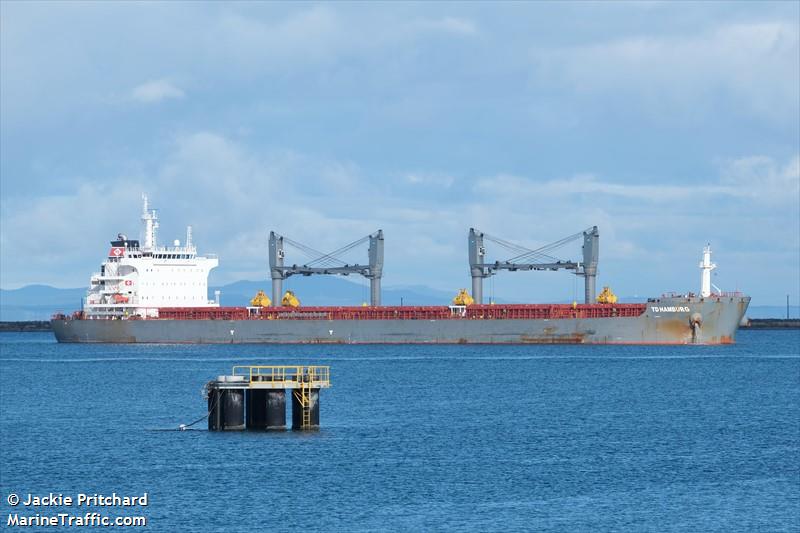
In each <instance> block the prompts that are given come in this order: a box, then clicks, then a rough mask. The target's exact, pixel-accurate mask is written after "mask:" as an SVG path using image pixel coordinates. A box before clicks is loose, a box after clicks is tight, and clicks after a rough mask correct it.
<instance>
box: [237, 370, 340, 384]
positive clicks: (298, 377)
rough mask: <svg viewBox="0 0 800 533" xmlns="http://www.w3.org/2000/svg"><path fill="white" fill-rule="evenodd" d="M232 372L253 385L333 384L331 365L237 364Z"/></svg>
mask: <svg viewBox="0 0 800 533" xmlns="http://www.w3.org/2000/svg"><path fill="white" fill-rule="evenodd" d="M232 374H233V375H234V376H245V377H246V378H247V379H248V381H249V383H250V386H251V387H258V386H259V385H261V386H269V387H270V388H285V389H294V388H300V387H304V388H310V389H321V388H328V387H330V386H331V367H329V366H316V365H314V366H293V365H292V366H272V365H269V366H262V365H237V366H234V367H233V372H232Z"/></svg>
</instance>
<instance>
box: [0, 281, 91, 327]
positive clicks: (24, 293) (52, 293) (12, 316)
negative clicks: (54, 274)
mask: <svg viewBox="0 0 800 533" xmlns="http://www.w3.org/2000/svg"><path fill="white" fill-rule="evenodd" d="M85 295H86V289H83V288H81V289H56V288H55V287H50V286H48V285H27V286H25V287H22V288H20V289H12V290H3V289H0V321H3V322H7V321H17V320H47V319H49V318H50V316H51V315H52V314H53V313H55V312H56V311H63V312H71V311H74V310H75V309H80V307H81V302H82V299H83V297H84V296H85Z"/></svg>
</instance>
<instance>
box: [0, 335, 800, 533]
mask: <svg viewBox="0 0 800 533" xmlns="http://www.w3.org/2000/svg"><path fill="white" fill-rule="evenodd" d="M0 350H1V351H2V354H0V373H1V375H0V436H1V438H2V442H0V492H1V493H2V501H0V508H2V511H3V514H2V523H3V526H4V527H5V526H7V521H8V520H9V516H10V515H11V514H14V513H16V514H17V515H19V516H23V515H25V516H32V515H35V514H37V513H38V514H39V515H43V516H44V515H56V514H58V513H68V514H72V515H78V514H79V515H85V514H86V513H87V512H98V513H100V514H102V515H104V516H110V517H112V518H113V517H116V516H129V515H141V516H144V517H146V519H147V527H146V528H143V530H148V531H293V530H303V531H384V530H397V531H600V530H604V531H608V530H614V531H756V530H762V531H798V529H800V451H799V450H800V355H799V354H798V352H799V351H800V332H798V331H797V330H793V331H792V330H784V331H742V332H740V333H739V336H738V343H737V344H736V345H733V346H672V347H661V346H535V345H530V346H463V345H462V346H436V345H433V346H420V345H417V346H378V345H363V346H324V345H316V346H311V345H305V346H268V345H262V346H259V345H216V346H214V345H212V346H203V345H200V346H193V345H86V344H83V345H79V344H73V345H70V344H57V343H55V341H54V340H53V337H52V335H50V334H46V333H41V334H39V333H22V334H15V333H4V334H0ZM242 364H245V365H256V364H264V365H281V364H319V365H329V366H330V367H331V378H332V388H330V389H325V390H323V391H322V392H321V395H320V405H321V409H320V419H321V425H322V427H321V429H320V430H319V431H310V432H297V431H285V432H270V433H252V432H236V433H213V432H208V431H205V427H206V423H205V421H204V420H201V421H200V422H199V423H198V424H196V425H195V426H193V428H196V429H197V430H190V431H176V429H177V428H178V427H179V425H180V424H184V423H189V422H191V421H194V420H197V419H198V418H201V417H202V416H203V415H204V414H206V411H207V404H206V400H204V398H203V396H202V388H203V385H204V384H205V383H206V382H207V381H208V380H210V379H213V378H215V377H216V376H217V375H220V374H227V373H230V371H231V367H232V366H233V365H242ZM287 407H288V406H287ZM289 414H290V413H289ZM12 493H13V494H16V495H18V496H20V497H21V498H22V499H23V500H24V499H26V498H27V497H28V496H27V495H28V494H32V495H34V496H36V495H44V496H47V495H49V494H50V493H54V494H55V495H58V494H61V495H63V496H65V497H66V496H71V497H76V496H77V495H79V494H85V495H94V494H99V495H111V494H113V493H115V494H117V495H120V496H141V495H143V494H145V493H146V494H147V505H146V506H133V507H122V506H106V507H103V506H88V507H87V506H84V507H80V508H78V507H75V506H72V507H69V506H64V505H61V506H55V507H32V506H25V505H24V504H23V503H20V504H17V505H16V506H11V505H10V504H9V503H8V497H9V495H10V494H12ZM34 529H38V530H43V529H49V530H53V529H57V528H44V527H39V528H34ZM83 529H86V528H83Z"/></svg>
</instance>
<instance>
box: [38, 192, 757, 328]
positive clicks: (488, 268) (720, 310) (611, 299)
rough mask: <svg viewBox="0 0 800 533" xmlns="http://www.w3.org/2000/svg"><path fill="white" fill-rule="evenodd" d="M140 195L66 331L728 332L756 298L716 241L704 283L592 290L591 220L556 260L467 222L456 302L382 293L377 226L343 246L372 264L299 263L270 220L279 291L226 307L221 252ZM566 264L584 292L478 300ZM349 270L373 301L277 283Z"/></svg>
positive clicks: (58, 318) (57, 321)
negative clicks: (325, 298) (568, 257)
mask: <svg viewBox="0 0 800 533" xmlns="http://www.w3.org/2000/svg"><path fill="white" fill-rule="evenodd" d="M143 204H144V205H143V209H142V217H141V218H142V223H143V226H144V228H143V229H144V239H143V243H141V244H140V241H139V240H134V239H129V238H128V237H127V236H126V235H124V234H119V235H118V236H117V238H116V239H115V240H113V241H111V248H110V250H109V252H108V258H107V259H106V260H105V261H104V262H103V263H102V265H101V267H100V271H99V272H96V273H94V274H93V275H92V276H91V280H90V286H89V289H88V292H87V295H86V298H85V300H84V303H83V309H81V310H80V311H76V312H75V313H73V314H72V315H70V316H66V315H64V314H57V315H55V316H54V317H53V319H52V321H51V324H52V328H53V332H54V333H55V336H56V339H57V340H58V341H59V342H87V343H88V342H100V343H275V344H280V343H338V344H356V343H379V344H390V343H396V344H403V343H453V344H455V343H463V344H471V343H475V344H501V343H506V344H529V343H530V344H536V343H539V344H554V343H566V344H584V343H585V344H730V343H733V342H734V339H735V334H736V330H737V328H738V326H739V323H740V321H741V320H742V317H743V316H744V314H745V312H746V310H747V306H748V304H749V302H750V297H748V296H745V295H743V294H741V293H738V292H735V293H723V292H721V291H719V289H717V288H716V287H714V289H715V291H713V292H712V287H713V286H712V283H711V271H712V270H713V269H714V268H716V265H714V264H713V263H712V262H711V249H710V247H709V246H707V247H706V248H705V249H704V250H703V256H702V262H701V263H700V269H701V289H700V293H699V294H692V293H689V294H684V295H680V294H669V295H664V296H662V297H660V298H650V299H648V301H647V302H646V303H627V304H625V303H617V300H616V297H615V296H613V293H611V292H610V291H609V290H608V288H605V289H604V290H603V291H602V293H601V294H600V295H599V296H595V277H596V274H597V262H598V256H599V232H598V230H597V227H593V228H589V229H587V230H585V231H583V232H580V233H578V234H576V235H574V236H572V237H571V238H580V237H582V238H583V250H582V251H583V260H582V261H580V262H577V261H576V262H573V261H560V260H556V259H555V258H552V257H551V256H549V255H547V254H546V250H545V248H540V249H538V250H527V249H524V248H521V247H518V246H517V247H516V249H517V251H520V252H521V253H519V254H517V255H516V256H515V257H514V258H512V259H511V260H508V261H503V262H500V261H497V262H493V263H492V262H489V263H487V262H485V253H486V252H485V248H484V238H489V236H488V235H485V234H484V233H482V232H480V231H478V230H475V229H470V232H469V239H468V248H469V264H470V273H471V276H472V296H469V294H468V293H467V292H466V291H462V292H461V293H460V294H459V295H458V296H457V298H455V299H454V301H453V304H452V305H442V306H382V305H381V304H380V295H381V288H380V282H381V277H382V273H383V232H382V231H380V230H379V231H377V232H376V233H374V234H372V235H369V236H368V237H365V238H364V239H361V240H360V241H357V242H356V243H351V244H350V245H348V246H347V247H345V248H343V249H342V250H345V249H352V248H353V247H354V246H355V245H357V244H360V243H363V242H367V241H368V242H369V263H368V264H366V265H358V264H356V265H350V264H346V263H343V262H342V263H339V262H337V260H336V258H335V256H336V254H337V252H338V251H337V252H333V253H331V254H322V255H321V256H320V257H319V258H318V259H317V260H316V261H311V262H309V263H307V264H304V265H302V266H298V265H291V266H287V265H284V257H285V254H284V244H285V242H288V243H293V241H289V240H288V239H286V238H284V237H282V236H280V235H277V234H276V233H274V232H272V233H270V239H269V266H270V277H271V280H272V299H271V300H270V299H269V298H268V297H267V296H266V295H265V294H263V293H259V295H257V297H256V298H254V299H253V300H252V302H251V305H250V306H245V307H223V306H220V303H219V293H217V295H216V298H215V300H209V299H208V275H209V273H210V271H211V270H212V269H213V268H215V267H216V266H218V264H219V262H218V259H217V258H216V257H215V256H211V255H206V256H200V255H198V254H197V250H196V247H195V245H194V243H193V242H192V230H191V226H190V227H188V228H187V232H186V240H185V242H184V243H183V244H181V243H180V241H177V240H176V241H174V242H173V246H158V244H157V242H156V234H157V229H158V220H157V214H156V212H155V210H151V209H150V208H149V206H148V201H147V197H146V196H143ZM571 238H567V239H562V241H559V242H558V243H555V244H563V243H564V242H566V241H567V240H569V239H571ZM498 242H501V243H503V242H504V241H498ZM293 244H297V243H293ZM505 244H509V243H505ZM340 251H341V250H340ZM560 269H564V270H571V271H572V272H573V273H574V274H576V275H578V276H581V277H583V278H584V283H585V291H584V293H585V294H584V303H582V304H578V303H577V302H573V303H572V304H571V305H570V304H522V305H520V304H488V305H486V304H484V303H483V280H484V279H485V278H487V277H489V276H492V275H494V274H495V273H497V272H499V271H501V270H509V271H515V270H560ZM351 273H357V274H361V275H363V276H365V277H366V278H367V279H369V280H370V295H371V302H370V303H371V304H370V305H364V306H352V307H307V306H300V305H299V302H298V300H297V299H296V298H295V297H294V295H293V294H292V293H291V292H287V293H286V294H284V295H282V292H283V289H282V284H283V281H284V280H285V279H286V278H288V277H289V276H292V275H304V276H309V275H315V274H344V275H347V274H351Z"/></svg>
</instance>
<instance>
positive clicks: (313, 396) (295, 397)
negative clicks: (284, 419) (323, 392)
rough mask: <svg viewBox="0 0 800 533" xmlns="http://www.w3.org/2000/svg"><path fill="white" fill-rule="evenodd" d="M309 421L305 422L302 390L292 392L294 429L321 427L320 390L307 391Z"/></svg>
mask: <svg viewBox="0 0 800 533" xmlns="http://www.w3.org/2000/svg"><path fill="white" fill-rule="evenodd" d="M306 394H307V396H308V414H309V417H308V420H306V421H305V423H304V420H303V402H302V395H303V390H302V389H294V390H292V429H309V428H318V427H319V389H307V392H306Z"/></svg>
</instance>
